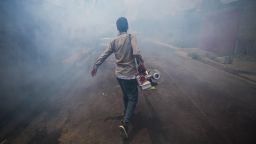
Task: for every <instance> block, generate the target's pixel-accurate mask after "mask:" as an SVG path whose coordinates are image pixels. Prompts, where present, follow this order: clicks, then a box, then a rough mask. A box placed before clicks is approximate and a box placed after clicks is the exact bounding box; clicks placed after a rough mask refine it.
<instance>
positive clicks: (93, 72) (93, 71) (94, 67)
mask: <svg viewBox="0 0 256 144" xmlns="http://www.w3.org/2000/svg"><path fill="white" fill-rule="evenodd" d="M97 69H98V68H97V66H93V69H92V71H91V75H92V77H94V76H95V75H96V73H97Z"/></svg>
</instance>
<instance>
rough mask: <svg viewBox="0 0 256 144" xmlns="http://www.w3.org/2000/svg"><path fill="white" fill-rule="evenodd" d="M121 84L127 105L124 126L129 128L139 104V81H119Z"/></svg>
mask: <svg viewBox="0 0 256 144" xmlns="http://www.w3.org/2000/svg"><path fill="white" fill-rule="evenodd" d="M119 84H120V86H121V89H122V91H123V94H124V103H125V115H124V124H125V125H126V126H128V124H129V122H130V120H131V118H132V115H133V112H134V110H135V107H136V105H137V102H138V87H137V81H136V80H135V79H133V80H120V79H119Z"/></svg>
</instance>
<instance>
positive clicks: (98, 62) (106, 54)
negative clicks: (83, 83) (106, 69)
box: [91, 43, 113, 77]
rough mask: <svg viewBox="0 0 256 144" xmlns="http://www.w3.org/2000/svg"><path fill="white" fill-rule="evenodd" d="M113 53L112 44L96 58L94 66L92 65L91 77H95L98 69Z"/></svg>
mask: <svg viewBox="0 0 256 144" xmlns="http://www.w3.org/2000/svg"><path fill="white" fill-rule="evenodd" d="M112 53H113V49H112V43H110V44H109V46H108V48H107V49H106V50H105V51H104V52H103V53H102V54H101V55H100V56H99V57H98V58H97V60H96V62H95V64H94V65H93V68H92V71H91V75H92V77H93V76H95V75H96V73H97V70H98V67H99V66H100V65H101V64H102V63H103V62H104V61H105V60H106V59H107V58H108V57H109V56H110V55H111V54H112Z"/></svg>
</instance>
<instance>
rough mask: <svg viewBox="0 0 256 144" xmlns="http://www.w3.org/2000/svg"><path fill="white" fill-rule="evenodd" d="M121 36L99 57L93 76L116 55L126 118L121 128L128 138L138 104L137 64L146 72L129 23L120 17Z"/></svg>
mask: <svg viewBox="0 0 256 144" xmlns="http://www.w3.org/2000/svg"><path fill="white" fill-rule="evenodd" d="M116 27H117V30H118V31H119V35H118V36H117V37H116V38H114V39H113V40H112V41H111V42H110V44H109V46H108V47H107V49H106V50H105V51H104V52H103V53H102V54H101V55H100V56H99V57H98V59H97V60H96V63H95V64H94V66H93V69H92V71H91V75H92V76H95V75H96V73H97V69H98V67H99V66H100V65H101V64H102V63H103V62H104V61H105V60H106V59H107V58H108V56H110V55H111V54H112V53H114V54H115V58H116V68H115V75H116V77H117V81H118V82H119V84H120V87H121V90H122V92H123V103H124V117H123V118H122V120H121V125H120V126H119V128H120V130H121V132H122V133H123V134H124V135H125V136H126V137H127V138H128V125H129V122H130V120H131V117H132V115H133V112H134V110H135V107H136V104H137V102H138V87H137V86H138V84H137V81H136V76H135V75H136V73H137V68H136V63H135V59H136V61H137V64H138V65H139V66H138V70H139V71H140V72H141V71H145V67H144V64H143V60H142V57H141V55H140V50H139V48H138V45H137V40H136V37H135V35H131V34H128V33H127V30H128V21H127V19H126V18H125V17H120V18H118V19H117V21H116Z"/></svg>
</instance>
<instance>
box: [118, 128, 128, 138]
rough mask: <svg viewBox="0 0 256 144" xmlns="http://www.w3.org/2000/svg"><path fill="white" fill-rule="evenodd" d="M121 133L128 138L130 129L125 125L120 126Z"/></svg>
mask: <svg viewBox="0 0 256 144" xmlns="http://www.w3.org/2000/svg"><path fill="white" fill-rule="evenodd" d="M119 128H120V131H121V133H122V134H123V135H124V136H125V138H128V131H127V130H126V128H125V127H124V126H123V125H120V126H119Z"/></svg>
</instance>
